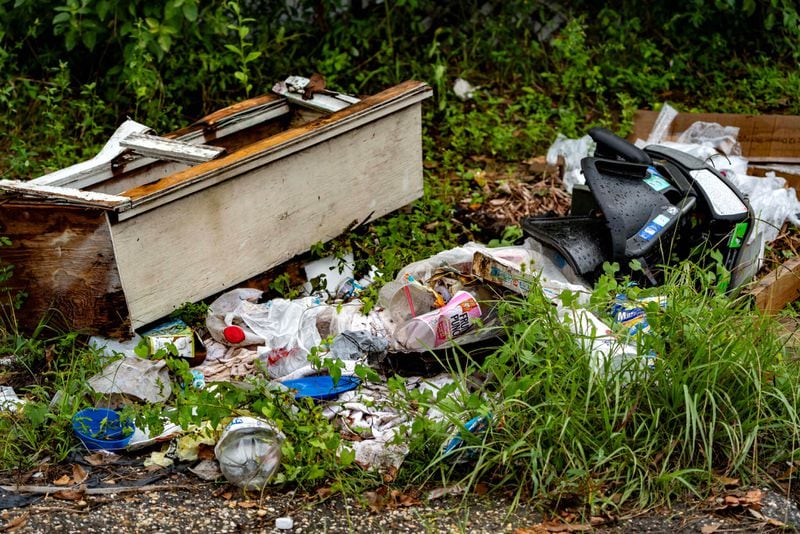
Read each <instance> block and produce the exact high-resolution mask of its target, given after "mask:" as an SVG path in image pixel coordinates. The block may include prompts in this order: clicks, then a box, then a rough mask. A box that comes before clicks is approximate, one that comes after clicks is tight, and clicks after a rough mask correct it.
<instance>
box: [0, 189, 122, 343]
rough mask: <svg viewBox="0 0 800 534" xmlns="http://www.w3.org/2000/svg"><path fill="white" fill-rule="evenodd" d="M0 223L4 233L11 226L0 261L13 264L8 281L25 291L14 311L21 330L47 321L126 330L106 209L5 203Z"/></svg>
mask: <svg viewBox="0 0 800 534" xmlns="http://www.w3.org/2000/svg"><path fill="white" fill-rule="evenodd" d="M0 227H2V229H1V230H0V231H3V234H6V233H9V232H6V230H7V229H9V228H13V236H14V237H13V239H12V243H11V246H10V247H8V248H4V249H3V261H4V262H7V263H8V264H11V265H13V266H14V275H13V276H12V277H11V279H10V280H9V282H8V284H7V285H8V286H9V287H11V289H12V291H13V292H15V293H16V292H17V291H24V292H25V293H26V294H27V297H26V298H25V301H24V306H23V308H22V310H21V311H19V312H17V313H16V320H17V321H19V326H20V327H21V328H22V329H23V330H27V331H31V330H33V329H35V328H36V327H37V325H38V324H39V323H40V322H41V321H43V320H47V322H48V324H50V325H53V326H59V327H60V326H64V327H66V328H69V329H72V330H77V331H85V332H92V333H100V334H103V335H107V336H115V337H125V336H127V335H129V331H130V321H129V320H128V318H127V317H128V313H127V307H126V304H125V295H124V294H123V292H122V284H121V282H120V278H119V273H118V271H117V266H116V262H115V259H114V248H113V245H112V243H111V232H110V229H109V224H108V213H107V212H106V211H105V210H102V209H86V208H82V207H77V206H50V205H44V204H38V205H37V204H19V205H17V204H14V203H12V202H9V203H6V204H5V205H4V206H3V209H2V210H0ZM26 311H27V313H26Z"/></svg>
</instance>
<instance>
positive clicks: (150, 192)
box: [122, 81, 432, 217]
mask: <svg viewBox="0 0 800 534" xmlns="http://www.w3.org/2000/svg"><path fill="white" fill-rule="evenodd" d="M431 93H432V90H431V88H430V87H429V86H428V85H427V84H425V83H422V82H416V81H407V82H403V83H402V84H400V85H397V86H395V87H391V88H389V89H387V90H385V91H382V92H380V93H378V94H376V95H373V96H370V97H367V98H365V99H363V100H362V101H361V102H359V103H358V104H353V105H351V106H350V107H348V108H345V109H343V110H342V111H339V112H337V113H333V114H331V115H328V116H324V117H321V118H319V119H317V120H315V121H313V122H311V123H308V124H305V125H303V126H301V127H298V128H292V129H291V130H287V131H285V132H281V133H279V134H277V135H273V136H272V137H269V138H266V139H263V140H261V141H259V142H256V143H253V145H251V146H249V147H247V148H245V149H242V150H239V151H237V152H235V153H233V154H228V155H226V156H223V157H221V158H217V159H215V160H212V161H209V162H206V163H202V164H199V165H196V166H194V167H192V168H190V169H187V170H185V171H183V172H178V173H176V174H173V175H171V176H168V177H166V178H164V179H161V180H158V181H157V182H155V183H147V184H145V185H142V186H140V187H137V188H135V189H131V190H128V191H125V192H124V193H122V194H123V195H124V196H127V197H130V198H131V200H132V201H133V206H134V207H136V208H137V210H136V212H132V213H128V214H126V217H132V216H135V214H136V213H139V212H141V211H143V210H145V209H152V208H154V207H156V206H159V205H161V204H163V203H165V202H170V201H172V200H176V199H178V198H180V197H182V196H185V195H187V194H189V193H193V192H194V191H196V189H195V188H191V187H190V186H193V185H194V184H197V183H199V182H202V185H201V186H200V187H208V186H210V185H213V184H214V183H215V181H216V180H215V177H219V176H223V175H227V176H234V175H236V174H240V173H242V172H246V171H248V170H251V169H253V168H257V167H259V166H262V165H263V164H264V163H266V162H268V161H270V160H275V159H280V158H282V157H286V156H288V155H290V154H292V153H294V152H298V151H301V150H304V149H306V148H308V147H310V146H313V145H315V144H319V143H321V142H323V141H325V140H327V139H329V138H331V137H334V136H337V135H341V134H344V133H346V132H347V131H349V130H353V129H357V128H359V127H361V126H363V125H366V124H370V123H372V122H374V121H376V120H378V119H380V118H381V117H383V116H386V115H390V114H392V113H395V112H398V111H400V110H402V109H404V108H407V107H409V106H412V105H413V104H416V103H418V102H421V101H422V100H424V99H426V98H428V97H429V96H430V95H431ZM387 142H388V143H389V144H391V140H387ZM237 168H238V170H237ZM231 171H235V172H233V173H232V172H231ZM187 187H189V189H187V190H183V189H184V188H187ZM162 197H166V198H164V199H163V201H160V202H157V203H154V204H152V205H148V206H145V204H150V203H152V202H153V201H154V200H156V199H160V198H162Z"/></svg>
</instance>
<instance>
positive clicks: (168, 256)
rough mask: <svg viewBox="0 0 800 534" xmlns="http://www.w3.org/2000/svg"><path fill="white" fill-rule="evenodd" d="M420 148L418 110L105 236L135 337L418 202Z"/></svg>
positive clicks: (123, 225) (317, 147)
mask: <svg viewBox="0 0 800 534" xmlns="http://www.w3.org/2000/svg"><path fill="white" fill-rule="evenodd" d="M420 139H421V111H420V105H419V103H416V104H414V105H412V106H410V107H407V108H405V109H402V110H399V111H397V112H395V113H392V114H390V115H386V116H384V117H382V118H380V119H378V120H374V121H372V122H369V123H366V124H362V125H360V127H359V128H356V129H353V130H350V131H348V132H347V133H344V134H342V135H339V136H335V137H332V138H330V139H328V140H326V141H324V142H321V143H319V144H316V145H313V146H309V147H307V148H305V149H304V150H301V151H297V152H294V153H292V154H291V155H288V156H286V157H284V158H282V159H278V160H276V161H272V162H271V163H269V164H267V165H264V166H261V167H258V168H255V169H253V168H249V169H248V170H247V172H243V169H242V168H234V169H231V171H230V172H231V173H234V174H237V175H236V176H235V178H233V179H225V180H223V181H220V182H219V183H216V184H215V185H213V186H211V187H207V188H205V189H202V190H198V191H194V192H193V194H191V195H188V196H184V197H182V198H179V199H176V200H174V201H172V202H169V203H166V204H164V205H162V206H159V207H157V208H155V209H151V210H149V211H145V212H143V213H141V214H139V215H137V216H135V217H132V218H130V219H127V220H123V221H120V222H119V223H117V224H116V225H114V226H112V234H113V242H114V247H115V254H116V258H117V262H118V268H119V272H120V277H121V280H122V285H123V289H124V291H125V295H126V299H127V301H128V306H129V310H130V313H131V319H132V323H133V327H134V328H138V327H140V326H142V325H144V324H147V323H149V322H151V321H154V320H156V319H158V318H160V317H163V316H165V315H167V314H168V313H169V312H171V311H172V309H173V308H174V307H176V306H179V305H180V304H182V303H184V302H187V301H197V300H200V299H203V298H205V297H208V296H210V295H213V294H214V293H217V292H220V291H223V290H226V289H229V288H231V287H232V286H234V285H236V284H238V283H240V282H242V281H243V280H246V279H247V278H250V277H252V276H254V275H256V274H259V273H262V272H264V271H266V270H268V269H270V268H271V267H274V266H276V265H278V264H280V263H282V262H284V261H286V260H287V259H289V258H291V257H293V256H295V255H297V254H299V253H302V252H305V251H306V250H308V248H309V247H310V246H311V245H312V244H314V243H316V242H319V241H327V240H330V239H332V238H334V237H336V236H337V235H339V234H340V233H341V232H342V231H343V230H344V229H346V228H347V226H348V225H350V224H351V223H352V222H353V221H362V220H364V219H365V218H367V217H371V218H376V217H380V216H382V215H385V214H387V213H389V212H391V211H393V210H395V209H397V208H399V207H401V206H403V205H405V204H408V203H409V202H411V201H413V200H414V199H416V198H419V197H420V196H421V195H422V149H421V146H420ZM248 167H249V166H248Z"/></svg>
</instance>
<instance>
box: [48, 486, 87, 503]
mask: <svg viewBox="0 0 800 534" xmlns="http://www.w3.org/2000/svg"><path fill="white" fill-rule="evenodd" d="M85 496H86V488H78V489H70V490H61V491H57V492H55V493H53V497H55V498H56V499H61V500H62V501H82V500H83V498H84V497H85Z"/></svg>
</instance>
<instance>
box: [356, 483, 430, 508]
mask: <svg viewBox="0 0 800 534" xmlns="http://www.w3.org/2000/svg"><path fill="white" fill-rule="evenodd" d="M363 497H364V500H365V501H366V504H367V506H368V507H369V509H370V510H372V511H373V512H381V511H383V510H384V509H386V508H399V507H408V506H416V505H418V504H420V500H419V499H418V498H417V496H416V495H414V494H410V493H403V492H401V491H399V490H391V491H387V489H386V488H380V489H379V490H377V491H366V492H364V494H363Z"/></svg>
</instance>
